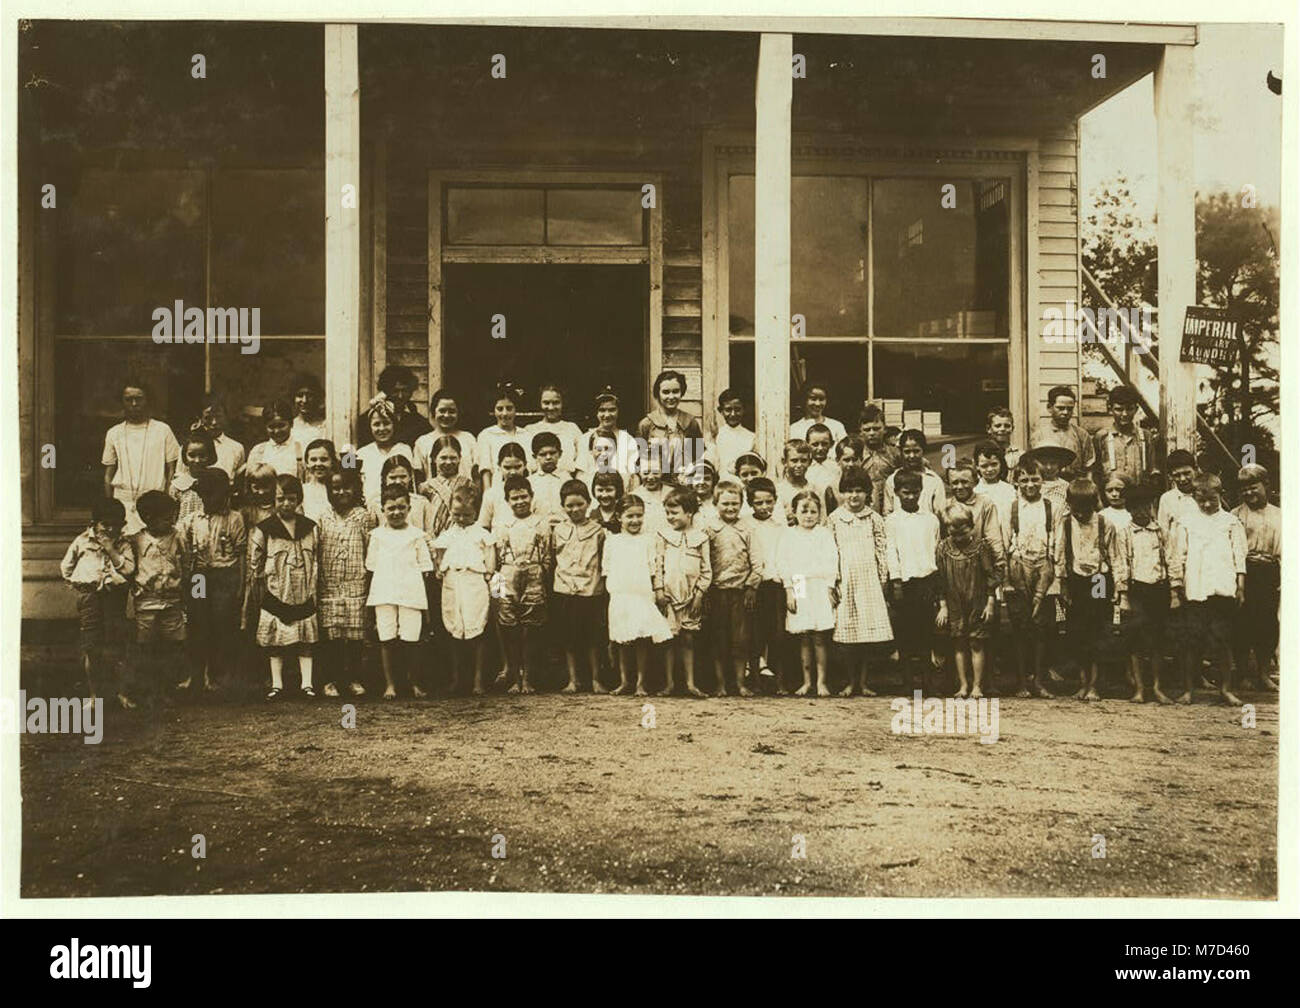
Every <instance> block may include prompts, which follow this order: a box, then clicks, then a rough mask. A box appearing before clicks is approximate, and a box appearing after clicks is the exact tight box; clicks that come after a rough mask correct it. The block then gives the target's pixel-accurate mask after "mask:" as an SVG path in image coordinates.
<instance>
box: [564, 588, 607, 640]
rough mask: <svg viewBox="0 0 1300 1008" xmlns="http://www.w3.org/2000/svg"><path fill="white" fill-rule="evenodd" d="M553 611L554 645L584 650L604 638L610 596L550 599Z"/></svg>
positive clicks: (575, 596) (572, 596) (578, 596)
mask: <svg viewBox="0 0 1300 1008" xmlns="http://www.w3.org/2000/svg"><path fill="white" fill-rule="evenodd" d="M551 606H552V607H553V609H554V613H553V618H552V620H551V626H552V627H553V628H554V631H555V643H556V644H558V645H559V646H560V647H562V648H564V649H565V650H566V651H574V652H578V651H582V650H585V649H586V648H589V647H595V646H598V645H599V644H600V643H601V641H602V639H603V636H604V630H605V618H606V615H607V610H608V609H609V596H608V595H604V594H601V595H562V594H560V593H559V592H556V593H555V594H554V595H552V596H551Z"/></svg>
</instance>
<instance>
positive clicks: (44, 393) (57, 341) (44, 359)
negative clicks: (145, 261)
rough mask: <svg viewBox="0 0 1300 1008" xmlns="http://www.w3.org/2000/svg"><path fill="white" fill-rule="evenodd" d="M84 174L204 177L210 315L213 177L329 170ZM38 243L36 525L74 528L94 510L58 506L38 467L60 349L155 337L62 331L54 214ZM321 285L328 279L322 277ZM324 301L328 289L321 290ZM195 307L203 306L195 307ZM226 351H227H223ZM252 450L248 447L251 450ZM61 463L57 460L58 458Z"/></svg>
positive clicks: (265, 336)
mask: <svg viewBox="0 0 1300 1008" xmlns="http://www.w3.org/2000/svg"><path fill="white" fill-rule="evenodd" d="M81 170H82V171H83V172H92V171H109V172H113V173H116V174H119V175H131V174H136V175H145V174H149V173H156V172H178V173H186V174H192V175H195V176H201V177H202V178H203V190H204V203H203V221H204V224H203V263H204V269H203V274H204V280H203V305H202V307H203V309H204V312H205V313H206V311H207V309H208V307H209V306H211V304H212V242H213V215H212V192H213V179H214V177H215V176H216V175H218V174H220V173H222V172H227V173H234V172H258V173H264V174H299V175H305V176H309V175H312V174H318V175H320V176H321V178H322V181H323V179H324V174H325V169H324V168H317V167H315V166H311V165H260V164H259V165H224V166H223V165H215V166H214V165H208V166H204V167H198V168H196V167H193V166H191V165H179V166H172V165H155V164H141V165H129V166H124V167H116V166H112V165H106V164H99V163H89V164H85V165H83V166H81ZM324 228H325V224H324V214H323V213H322V215H321V241H322V243H323V242H324V240H325V230H324ZM37 229H38V233H37V242H38V246H39V267H38V270H37V287H38V291H37V297H36V354H35V362H34V363H35V367H34V374H33V379H34V382H33V385H34V388H33V391H34V404H33V405H34V413H35V421H36V422H35V424H34V425H33V429H34V433H35V438H36V443H35V446H34V447H35V454H34V459H35V460H36V464H35V465H34V467H33V471H32V475H33V477H34V478H33V480H32V483H33V491H34V499H33V505H34V514H33V518H34V522H35V524H73V523H81V522H85V521H86V520H87V519H88V518H89V516H90V508H89V507H76V506H71V505H67V504H62V505H61V504H59V502H58V500H57V499H56V496H55V487H54V472H53V470H51V469H46V468H44V467H43V466H41V465H40V464H39V459H40V456H41V447H42V446H43V445H47V444H53V445H55V446H56V449H57V440H56V432H55V428H56V423H55V413H56V410H57V408H58V405H59V404H57V403H55V402H54V390H55V388H56V379H55V372H56V367H57V364H56V361H57V355H58V351H59V349H60V347H62V346H63V345H67V344H75V343H113V342H119V341H120V342H122V343H137V344H138V343H144V342H148V341H149V339H150V336H151V333H150V332H149V331H141V332H140V333H120V332H112V333H110V332H102V333H101V332H94V333H61V332H59V331H58V328H59V327H58V325H57V319H58V311H57V305H56V293H55V277H56V276H57V275H58V269H59V257H58V247H59V234H58V220H57V218H56V217H55V216H53V215H51V214H40V215H39V216H38V218H37ZM321 280H322V284H323V283H324V282H325V277H324V276H322V278H321ZM321 294H322V298H323V297H324V289H323V288H322V291H321ZM192 307H199V306H198V305H194V306H192ZM259 339H260V341H261V342H276V343H285V342H296V341H304V340H319V341H320V343H321V345H322V346H324V345H325V334H324V333H323V332H321V333H293V334H276V333H267V332H263V333H261V334H260V336H259ZM213 347H214V345H213V344H209V343H205V344H204V345H203V349H204V363H203V389H204V394H205V395H206V394H208V393H210V392H211V391H212V352H213ZM219 349H221V350H222V351H224V350H226V349H228V345H227V346H226V347H221V348H219ZM173 433H175V434H176V436H177V439H178V440H179V439H180V437H181V436H182V435H183V433H184V432H183V431H182V432H176V431H173ZM246 447H248V446H246ZM56 459H57V456H56Z"/></svg>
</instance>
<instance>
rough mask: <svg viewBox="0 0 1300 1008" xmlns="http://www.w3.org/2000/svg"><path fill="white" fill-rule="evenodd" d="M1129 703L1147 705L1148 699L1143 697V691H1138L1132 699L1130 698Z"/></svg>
mask: <svg viewBox="0 0 1300 1008" xmlns="http://www.w3.org/2000/svg"><path fill="white" fill-rule="evenodd" d="M1128 702H1129V703H1146V697H1144V696H1143V695H1142V691H1141V690H1138V691H1137V692H1136V693H1134V694H1133V695H1132V696H1131V697H1129V698H1128Z"/></svg>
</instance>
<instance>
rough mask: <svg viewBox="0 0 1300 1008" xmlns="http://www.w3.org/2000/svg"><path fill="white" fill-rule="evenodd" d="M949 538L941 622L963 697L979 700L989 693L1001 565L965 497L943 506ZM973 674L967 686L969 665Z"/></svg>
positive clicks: (942, 555) (938, 559)
mask: <svg viewBox="0 0 1300 1008" xmlns="http://www.w3.org/2000/svg"><path fill="white" fill-rule="evenodd" d="M943 517H944V522H945V524H946V525H947V526H948V537H947V538H946V539H944V540H943V541H942V542H941V543H939V549H938V551H937V553H936V556H935V563H936V565H937V566H938V568H939V584H940V595H939V615H938V616H937V617H935V626H936V627H937V628H938V629H939V631H940V632H941V633H946V634H947V635H948V637H949V638H951V639H952V653H953V664H955V665H956V666H957V696H958V697H959V698H961V699H964V698H965V697H966V696H967V695H968V694H969V695H970V696H971V697H972V698H974V699H976V700H978V699H979V698H980V697H982V696H983V695H984V691H983V689H982V688H981V687H982V686H983V682H984V640H985V638H987V637H988V628H989V624H990V623H992V621H993V589H994V588H996V587H997V585H998V570H997V566H996V564H995V562H994V559H993V547H992V545H991V544H990V543H989V541H988V539H987V538H985V537H983V536H978V535H976V534H975V516H974V514H973V513H972V512H971V509H970V508H969V507H968V506H967V505H965V504H963V503H961V502H960V501H955V500H954V501H949V502H948V503H947V504H946V505H944V509H943ZM968 668H969V669H970V672H971V679H970V684H969V686H968V685H967V676H966V673H967V669H968Z"/></svg>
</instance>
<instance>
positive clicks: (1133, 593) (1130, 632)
mask: <svg viewBox="0 0 1300 1008" xmlns="http://www.w3.org/2000/svg"><path fill="white" fill-rule="evenodd" d="M1128 605H1129V611H1128V612H1127V613H1126V614H1125V616H1124V637H1125V640H1126V641H1127V643H1128V648H1129V651H1130V652H1131V653H1132V654H1140V655H1151V654H1156V655H1161V654H1164V650H1165V647H1166V645H1167V644H1168V636H1167V634H1168V630H1167V627H1168V622H1169V583H1168V582H1166V581H1160V582H1157V583H1156V584H1146V583H1145V582H1142V581H1132V582H1130V583H1129V586H1128Z"/></svg>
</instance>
